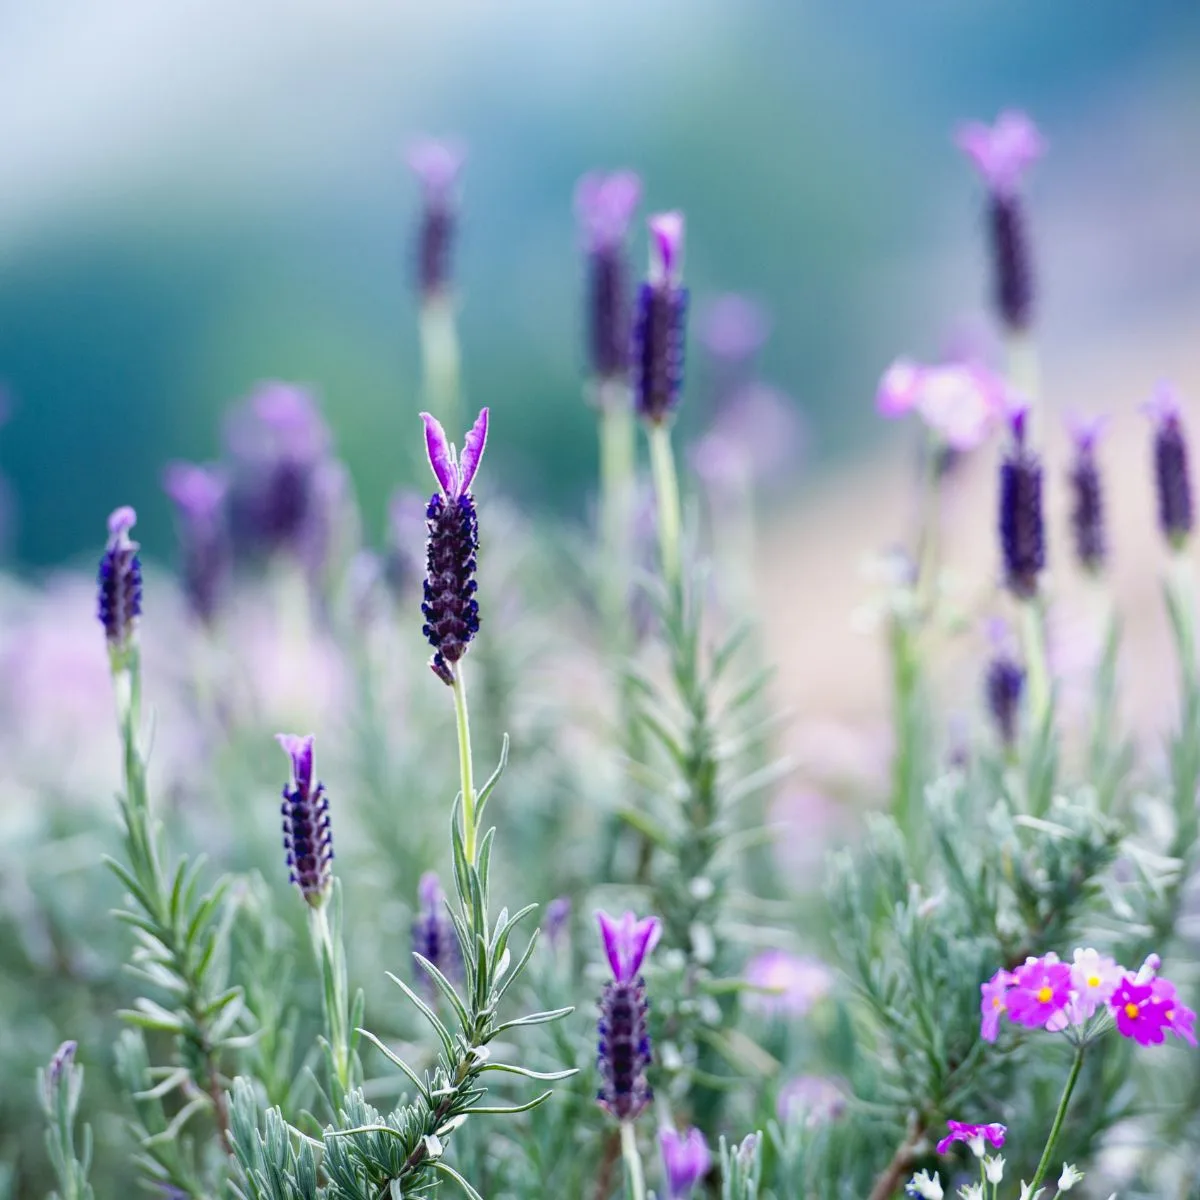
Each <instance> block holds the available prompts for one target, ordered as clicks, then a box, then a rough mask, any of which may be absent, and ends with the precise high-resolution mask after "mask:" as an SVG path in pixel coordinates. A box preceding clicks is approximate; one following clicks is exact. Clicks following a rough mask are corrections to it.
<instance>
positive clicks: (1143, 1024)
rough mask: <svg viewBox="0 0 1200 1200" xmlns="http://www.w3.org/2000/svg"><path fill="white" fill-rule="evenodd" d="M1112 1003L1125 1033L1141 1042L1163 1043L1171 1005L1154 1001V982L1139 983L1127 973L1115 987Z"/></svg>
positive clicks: (1121, 1029) (1119, 1028)
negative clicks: (1167, 1005) (1167, 1006)
mask: <svg viewBox="0 0 1200 1200" xmlns="http://www.w3.org/2000/svg"><path fill="white" fill-rule="evenodd" d="M1109 1004H1110V1005H1111V1006H1112V1012H1113V1016H1114V1018H1115V1019H1116V1022H1117V1030H1118V1032H1119V1033H1121V1035H1122V1036H1123V1037H1127V1038H1132V1039H1133V1040H1134V1041H1135V1042H1137V1043H1138V1045H1139V1046H1150V1045H1155V1046H1160V1045H1162V1042H1163V1039H1164V1038H1165V1036H1166V1034H1165V1030H1166V1028H1167V1025H1168V1021H1167V1012H1168V1009H1167V1008H1166V1007H1165V1006H1164V1005H1162V1004H1160V1003H1156V1002H1155V999H1154V985H1153V982H1148V983H1137V982H1136V981H1135V980H1134V979H1132V978H1130V977H1129V976H1128V975H1127V976H1125V978H1124V979H1122V980H1121V982H1120V984H1119V985H1118V986H1117V988H1116V989H1115V990H1114V992H1113V994H1112V996H1111V998H1110V1000H1109Z"/></svg>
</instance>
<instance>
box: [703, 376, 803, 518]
mask: <svg viewBox="0 0 1200 1200" xmlns="http://www.w3.org/2000/svg"><path fill="white" fill-rule="evenodd" d="M805 433H806V430H805V428H804V422H803V421H802V419H801V417H800V414H799V413H798V412H797V411H796V408H795V404H794V403H793V401H792V399H791V397H789V396H786V395H785V394H784V393H783V392H781V391H779V390H778V389H777V388H773V387H771V386H770V385H769V384H765V383H747V384H743V385H742V386H741V387H739V388H737V389H736V390H735V391H734V392H732V393H731V394H730V395H729V396H728V398H727V399H726V402H725V404H724V405H723V406H722V408H721V410H720V411H719V412H718V413H717V415H716V417H715V418H714V420H713V423H712V425H711V426H710V427H709V429H708V432H707V433H706V434H705V435H704V436H703V437H702V438H701V439H700V440H699V441H698V442H696V443H695V444H694V445H693V446H692V447H691V450H690V451H689V458H690V460H691V463H692V467H693V468H694V469H695V471H696V473H697V474H698V475H699V476H700V478H701V479H702V480H703V481H704V482H705V484H707V485H708V487H709V488H710V489H711V490H712V491H713V493H714V494H716V495H721V494H726V495H727V494H728V493H729V492H731V491H733V492H736V491H737V490H738V489H739V488H745V487H748V486H749V487H753V488H755V489H759V488H761V489H763V490H768V489H770V488H772V487H773V486H776V485H778V484H779V483H780V481H781V480H782V479H784V478H786V476H787V475H789V474H794V473H795V472H796V469H797V467H798V465H799V463H800V460H801V458H802V456H803V451H804V443H805Z"/></svg>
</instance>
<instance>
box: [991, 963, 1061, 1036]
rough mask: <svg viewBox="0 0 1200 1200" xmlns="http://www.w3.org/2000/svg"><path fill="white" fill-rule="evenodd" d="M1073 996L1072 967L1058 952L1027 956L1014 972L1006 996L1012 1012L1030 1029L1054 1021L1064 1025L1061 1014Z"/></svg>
mask: <svg viewBox="0 0 1200 1200" xmlns="http://www.w3.org/2000/svg"><path fill="white" fill-rule="evenodd" d="M1070 998H1071V968H1070V967H1068V966H1067V964H1066V963H1062V962H1059V961H1058V955H1057V954H1045V955H1043V956H1042V957H1041V958H1027V959H1026V960H1025V963H1024V965H1023V966H1020V967H1018V968H1017V969H1016V971H1014V972H1013V981H1012V987H1011V988H1010V989H1009V991H1008V993H1007V995H1006V996H1005V1004H1006V1006H1007V1008H1008V1014H1009V1016H1010V1017H1011V1018H1012V1019H1013V1020H1014V1021H1016V1022H1017V1024H1018V1025H1025V1026H1027V1027H1028V1028H1030V1029H1036V1028H1038V1027H1039V1026H1048V1025H1050V1024H1055V1025H1058V1026H1059V1027H1060V1028H1061V1027H1062V1023H1060V1017H1061V1014H1062V1011H1063V1009H1065V1008H1066V1006H1067V1002H1068V1001H1069V1000H1070Z"/></svg>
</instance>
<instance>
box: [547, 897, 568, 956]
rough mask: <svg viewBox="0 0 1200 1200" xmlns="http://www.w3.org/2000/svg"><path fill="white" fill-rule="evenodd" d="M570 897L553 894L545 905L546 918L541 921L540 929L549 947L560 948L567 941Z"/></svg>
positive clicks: (556, 949) (555, 949)
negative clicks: (552, 897) (551, 898)
mask: <svg viewBox="0 0 1200 1200" xmlns="http://www.w3.org/2000/svg"><path fill="white" fill-rule="evenodd" d="M571 908H572V906H571V897H570V896H555V898H554V899H553V900H551V901H550V903H549V904H547V905H546V918H545V920H544V921H543V922H542V931H543V932H544V933H545V935H546V941H547V942H549V943H550V949H551V950H554V951H558V950H561V949H562V948H563V947H564V946H565V945H566V943H567V938H568V936H569V935H570V931H571Z"/></svg>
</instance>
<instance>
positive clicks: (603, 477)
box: [597, 381, 637, 649]
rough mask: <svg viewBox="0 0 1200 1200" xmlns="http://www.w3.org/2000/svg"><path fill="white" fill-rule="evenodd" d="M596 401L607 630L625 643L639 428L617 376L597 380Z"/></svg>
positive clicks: (614, 641) (613, 638)
mask: <svg viewBox="0 0 1200 1200" xmlns="http://www.w3.org/2000/svg"><path fill="white" fill-rule="evenodd" d="M597 386H598V389H599V407H600V528H601V537H602V539H603V555H604V560H603V563H602V570H603V574H602V586H603V589H604V592H603V605H604V613H603V616H604V621H605V627H606V628H605V634H606V636H607V637H608V639H609V641H610V643H611V644H612V645H613V646H614V647H620V648H621V649H624V642H625V634H626V629H625V626H626V624H627V621H626V617H625V611H626V601H627V595H628V584H629V568H630V562H629V558H630V554H629V544H630V526H631V523H632V508H633V505H632V500H633V480H634V468H635V461H636V457H637V430H636V428H635V426H634V419H633V406H632V404H631V402H630V398H629V392H628V389H627V388H626V386H625V385H624V384H623V383H621V382H612V381H608V382H604V383H600V384H598V385H597Z"/></svg>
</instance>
